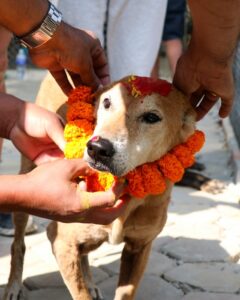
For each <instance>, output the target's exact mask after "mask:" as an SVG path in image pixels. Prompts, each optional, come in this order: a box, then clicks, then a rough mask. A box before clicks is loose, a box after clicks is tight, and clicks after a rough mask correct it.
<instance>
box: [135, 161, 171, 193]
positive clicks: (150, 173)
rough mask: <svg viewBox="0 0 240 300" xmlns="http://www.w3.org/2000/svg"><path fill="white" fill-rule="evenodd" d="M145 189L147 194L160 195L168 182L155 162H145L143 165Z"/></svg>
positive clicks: (142, 172) (142, 173)
mask: <svg viewBox="0 0 240 300" xmlns="http://www.w3.org/2000/svg"><path fill="white" fill-rule="evenodd" d="M140 168H141V176H142V177H143V184H144V190H145V193H146V194H147V195H158V194H161V193H163V192H164V191H165V189H166V182H165V179H164V177H163V176H162V174H161V172H160V171H159V169H158V166H157V165H156V164H155V163H149V164H144V165H142V166H141V167H140Z"/></svg>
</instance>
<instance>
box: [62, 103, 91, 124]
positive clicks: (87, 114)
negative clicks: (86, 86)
mask: <svg viewBox="0 0 240 300" xmlns="http://www.w3.org/2000/svg"><path fill="white" fill-rule="evenodd" d="M77 119H86V120H88V121H90V122H92V121H94V107H93V106H92V105H91V104H89V103H85V102H74V103H72V104H71V105H70V106H69V107H68V111H67V121H68V122H69V121H74V120H77Z"/></svg>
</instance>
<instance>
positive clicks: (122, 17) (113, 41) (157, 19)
mask: <svg viewBox="0 0 240 300" xmlns="http://www.w3.org/2000/svg"><path fill="white" fill-rule="evenodd" d="M166 6H167V0H149V1H146V0H117V1H116V0H110V6H109V19H108V30H107V51H108V58H109V65H110V75H111V79H112V80H118V79H120V78H122V77H124V76H126V75H129V74H136V75H139V76H150V74H151V71H152V68H153V65H154V63H155V60H156V57H157V55H158V51H159V47H160V43H161V38H162V31H163V24H164V19H165V13H166Z"/></svg>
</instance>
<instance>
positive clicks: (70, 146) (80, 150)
mask: <svg viewBox="0 0 240 300" xmlns="http://www.w3.org/2000/svg"><path fill="white" fill-rule="evenodd" d="M88 139H89V137H82V138H80V139H74V140H72V141H70V142H68V143H67V144H66V146H65V149H64V155H65V157H66V158H69V159H71V158H82V157H83V154H84V150H85V148H86V144H87V142H88Z"/></svg>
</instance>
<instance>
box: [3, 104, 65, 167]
mask: <svg viewBox="0 0 240 300" xmlns="http://www.w3.org/2000/svg"><path fill="white" fill-rule="evenodd" d="M9 103H10V101H9ZM19 103H21V105H19V106H20V107H21V108H20V109H19V111H20V113H19V115H18V117H17V119H16V120H15V122H14V125H13V126H12V128H11V130H10V133H9V138H10V139H11V140H12V142H13V144H14V145H15V146H16V148H17V149H18V150H20V152H21V153H22V154H23V155H25V156H26V157H27V158H29V159H30V160H32V161H33V162H34V163H35V164H36V165H38V164H41V163H44V162H47V161H51V160H55V159H59V158H60V157H63V150H64V147H65V140H64V137H63V121H62V120H61V117H60V116H59V115H57V114H55V113H53V112H50V111H48V110H46V109H43V108H41V107H40V106H37V105H35V104H32V103H27V102H26V103H25V102H23V101H21V102H19Z"/></svg>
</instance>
